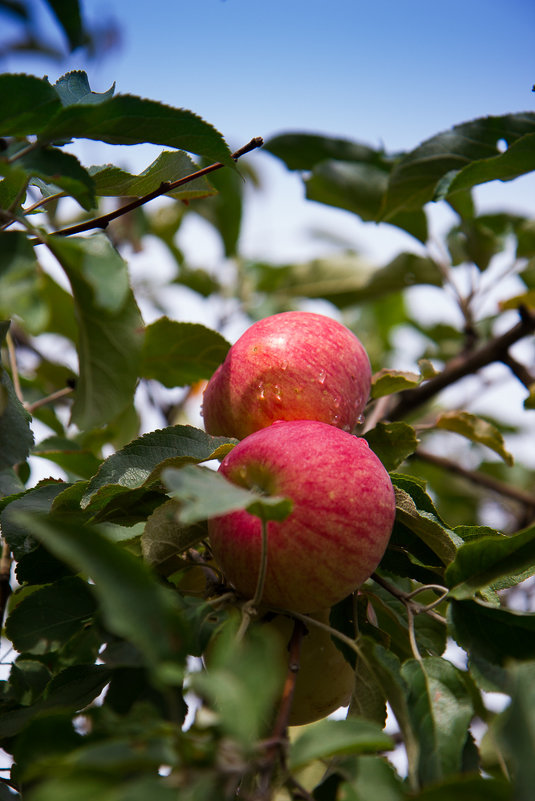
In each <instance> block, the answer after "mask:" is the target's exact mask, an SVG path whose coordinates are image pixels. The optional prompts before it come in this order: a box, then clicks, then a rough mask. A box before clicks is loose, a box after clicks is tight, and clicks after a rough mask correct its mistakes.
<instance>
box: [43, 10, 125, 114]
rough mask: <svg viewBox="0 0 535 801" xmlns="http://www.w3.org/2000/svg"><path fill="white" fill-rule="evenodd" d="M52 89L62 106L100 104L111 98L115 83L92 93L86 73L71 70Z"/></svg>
mask: <svg viewBox="0 0 535 801" xmlns="http://www.w3.org/2000/svg"><path fill="white" fill-rule="evenodd" d="M61 5H65V3H62V4H61ZM54 89H55V90H56V92H57V93H58V95H59V97H60V100H61V105H62V106H72V105H74V104H75V103H81V104H87V103H102V101H103V100H108V99H109V98H110V97H113V93H114V92H115V83H114V84H113V85H112V86H111V87H110V88H109V89H108V91H107V92H92V91H91V87H90V86H89V79H88V77H87V73H86V72H84V71H83V70H73V71H72V72H67V73H66V74H65V75H62V76H61V78H58V80H57V81H56V83H55V84H54Z"/></svg>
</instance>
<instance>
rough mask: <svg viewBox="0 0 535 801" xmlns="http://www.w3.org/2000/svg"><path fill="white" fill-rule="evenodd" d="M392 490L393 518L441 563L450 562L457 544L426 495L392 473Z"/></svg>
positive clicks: (412, 484) (458, 541)
mask: <svg viewBox="0 0 535 801" xmlns="http://www.w3.org/2000/svg"><path fill="white" fill-rule="evenodd" d="M392 480H393V483H394V489H395V492H396V520H399V521H400V522H401V523H403V524H404V525H405V526H406V527H407V528H408V529H410V531H413V532H414V533H415V534H416V535H417V536H418V537H419V538H420V539H422V540H423V542H424V543H425V544H426V545H427V546H428V547H429V548H430V549H431V550H432V551H433V553H435V554H436V555H437V556H438V557H439V558H440V560H441V561H442V562H443V564H445V565H447V564H449V563H450V562H452V561H453V559H454V558H455V554H456V552H457V544H460V538H459V540H457V539H456V537H455V535H454V534H453V532H452V531H450V529H447V528H446V527H445V525H444V524H443V523H442V521H441V520H440V517H439V516H438V513H437V511H436V509H435V508H434V506H433V503H432V501H431V499H430V498H429V496H428V495H427V494H426V493H425V492H424V491H423V490H422V489H421V488H418V486H417V485H416V484H414V483H409V482H407V481H406V477H403V478H402V477H400V476H393V477H392Z"/></svg>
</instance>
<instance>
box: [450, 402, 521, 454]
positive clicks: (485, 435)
mask: <svg viewBox="0 0 535 801" xmlns="http://www.w3.org/2000/svg"><path fill="white" fill-rule="evenodd" d="M435 426H436V428H441V429H444V430H446V431H453V432H454V433H456V434H460V435H461V436H463V437H466V438H467V439H470V440H472V442H478V443H480V444H481V445H486V446H487V448H490V449H491V450H493V451H494V452H495V453H497V454H498V455H499V456H501V458H502V459H503V460H504V462H505V463H506V464H507V465H509V466H511V465H512V464H513V461H514V459H513V456H512V455H511V454H510V453H509V451H507V450H506V448H505V442H504V440H503V437H502V435H501V433H500V431H499V430H498V429H497V428H496V426H494V425H493V424H492V423H489V422H488V421H487V420H483V419H482V418H481V417H477V416H476V415H475V414H470V413H469V412H461V411H451V412H443V413H442V414H440V415H439V416H438V417H437V419H436V421H435Z"/></svg>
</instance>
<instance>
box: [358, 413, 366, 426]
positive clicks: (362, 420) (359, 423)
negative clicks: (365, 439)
mask: <svg viewBox="0 0 535 801" xmlns="http://www.w3.org/2000/svg"><path fill="white" fill-rule="evenodd" d="M365 420H366V418H365V417H364V415H363V414H359V416H358V417H357V423H358V425H359V426H361V425H362V424H363V423H364V421H365Z"/></svg>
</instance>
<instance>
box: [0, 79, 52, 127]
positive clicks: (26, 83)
mask: <svg viewBox="0 0 535 801" xmlns="http://www.w3.org/2000/svg"><path fill="white" fill-rule="evenodd" d="M0 97H1V98H2V133H3V135H5V136H9V135H12V136H17V135H25V134H26V133H29V134H30V133H35V132H36V131H37V130H40V129H41V128H44V127H45V126H46V124H47V123H48V121H49V120H50V119H52V117H53V116H54V115H55V114H57V113H58V111H59V110H60V109H61V101H60V99H59V97H58V93H57V92H56V90H55V89H54V87H53V86H51V85H50V84H49V83H48V81H47V80H45V79H42V78H36V77H34V76H33V75H12V74H9V73H4V74H3V75H0Z"/></svg>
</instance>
